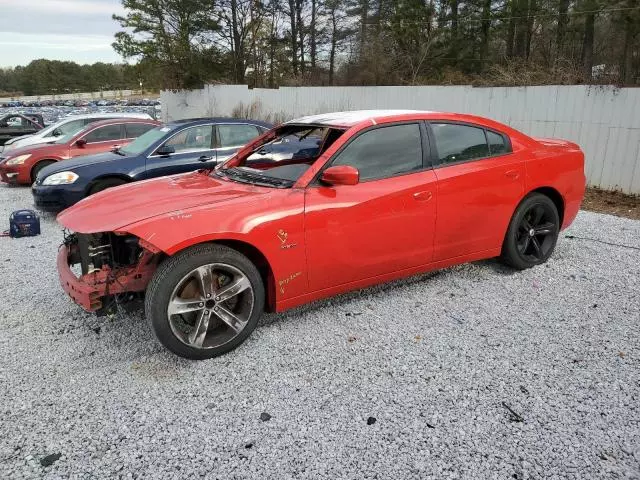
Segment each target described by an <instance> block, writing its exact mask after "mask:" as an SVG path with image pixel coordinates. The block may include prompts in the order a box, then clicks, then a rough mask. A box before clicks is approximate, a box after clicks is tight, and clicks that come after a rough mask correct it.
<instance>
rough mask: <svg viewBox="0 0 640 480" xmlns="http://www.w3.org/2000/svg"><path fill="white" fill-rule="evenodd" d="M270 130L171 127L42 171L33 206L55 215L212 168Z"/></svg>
mask: <svg viewBox="0 0 640 480" xmlns="http://www.w3.org/2000/svg"><path fill="white" fill-rule="evenodd" d="M270 128H271V125H269V124H268V123H265V122H261V121H258V120H243V119H232V118H204V119H190V120H179V121H175V122H171V123H168V124H166V125H163V126H160V127H157V128H154V129H152V130H149V131H148V132H146V133H144V134H143V135H141V136H140V137H138V138H137V139H135V140H134V141H133V142H131V143H130V144H128V145H127V146H125V147H122V148H120V149H118V150H114V151H113V152H108V153H102V154H98V155H88V156H85V157H77V158H73V159H70V160H64V161H62V162H57V163H55V164H53V165H50V166H48V167H45V168H43V169H42V170H41V171H40V172H39V173H38V177H37V179H36V181H35V182H34V184H33V186H32V190H31V191H32V193H33V198H34V203H35V205H36V207H38V208H39V209H41V210H47V211H54V212H56V211H60V210H63V209H65V208H67V207H70V206H71V205H73V204H75V203H76V202H79V201H80V200H82V199H83V198H85V197H86V196H89V195H92V194H94V193H97V192H100V191H102V190H105V189H107V188H111V187H115V186H117V185H123V184H125V183H129V182H132V181H136V180H145V179H148V178H154V177H161V176H164V175H173V174H176V173H183V172H189V171H192V170H197V169H199V168H211V167H213V166H214V165H215V164H217V163H220V162H223V161H225V160H227V159H228V158H230V157H231V156H232V155H233V154H234V153H235V152H236V151H238V149H239V148H240V147H242V146H243V145H245V144H247V143H248V142H249V141H251V140H253V139H254V138H255V137H257V136H259V135H261V134H263V133H264V132H266V131H267V130H269V129H270Z"/></svg>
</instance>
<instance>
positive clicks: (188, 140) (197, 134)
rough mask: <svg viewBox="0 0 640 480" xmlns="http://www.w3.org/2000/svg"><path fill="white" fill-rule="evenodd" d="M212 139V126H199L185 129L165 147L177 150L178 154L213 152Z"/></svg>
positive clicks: (166, 143) (167, 142) (168, 141)
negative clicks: (199, 151)
mask: <svg viewBox="0 0 640 480" xmlns="http://www.w3.org/2000/svg"><path fill="white" fill-rule="evenodd" d="M212 137H213V126H212V125H199V126H197V127H190V128H185V129H184V130H182V131H181V132H179V133H177V134H176V135H174V136H173V137H171V138H170V139H169V140H167V141H166V142H165V145H167V146H170V147H173V148H175V150H176V153H179V152H189V151H196V150H211V143H212Z"/></svg>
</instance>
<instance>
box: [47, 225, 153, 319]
mask: <svg viewBox="0 0 640 480" xmlns="http://www.w3.org/2000/svg"><path fill="white" fill-rule="evenodd" d="M161 257H162V253H161V252H160V251H159V250H158V249H156V248H155V247H154V246H153V245H150V244H149V243H147V242H144V241H143V240H141V239H139V238H137V237H135V236H133V235H128V234H121V233H114V232H103V233H91V234H83V233H72V234H66V235H65V239H64V243H63V245H62V246H61V247H60V250H59V252H58V261H57V262H58V275H59V278H60V284H61V285H62V288H63V290H64V291H65V292H66V293H67V294H68V295H69V296H70V297H71V298H72V299H73V301H74V302H75V303H77V304H78V305H80V306H81V307H82V308H84V309H85V310H86V311H88V312H95V313H97V314H98V315H101V314H110V313H113V312H115V311H116V310H117V308H118V305H122V306H125V308H126V306H134V305H136V304H138V303H139V300H140V298H141V294H142V293H143V292H144V291H145V289H146V288H147V285H148V284H149V282H150V281H151V277H152V276H153V274H154V272H155V271H156V268H157V266H158V263H159V262H160V260H161Z"/></svg>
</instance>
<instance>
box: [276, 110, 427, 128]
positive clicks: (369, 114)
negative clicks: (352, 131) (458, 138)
mask: <svg viewBox="0 0 640 480" xmlns="http://www.w3.org/2000/svg"><path fill="white" fill-rule="evenodd" d="M433 113H437V112H431V111H427V110H393V109H391V110H353V111H350V112H332V113H320V114H317V115H309V116H306V117H300V118H296V119H294V120H290V121H288V122H286V123H285V125H288V124H309V125H326V126H333V127H352V126H354V125H357V124H358V123H361V122H364V121H366V120H382V119H384V118H387V117H395V116H399V115H410V114H414V115H418V114H433Z"/></svg>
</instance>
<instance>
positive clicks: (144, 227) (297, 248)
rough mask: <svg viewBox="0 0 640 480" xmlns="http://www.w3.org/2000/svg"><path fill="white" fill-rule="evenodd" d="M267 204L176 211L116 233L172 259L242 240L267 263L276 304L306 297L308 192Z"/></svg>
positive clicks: (298, 191)
mask: <svg viewBox="0 0 640 480" xmlns="http://www.w3.org/2000/svg"><path fill="white" fill-rule="evenodd" d="M274 203H276V205H273V206H270V205H269V201H268V199H262V200H261V201H260V202H259V203H258V202H257V203H256V204H254V205H249V204H243V205H236V207H235V208H233V209H226V208H215V207H214V206H210V205H204V206H201V207H195V208H191V209H189V210H185V211H181V210H176V211H173V212H170V213H167V214H164V215H159V216H156V217H152V218H149V219H146V220H143V221H140V222H137V223H134V224H130V225H127V226H125V227H122V228H121V229H119V230H118V233H129V234H131V235H135V236H136V237H138V238H140V239H141V240H143V241H144V242H146V243H147V244H150V245H151V246H153V247H154V248H156V249H157V250H159V251H162V252H164V253H165V254H167V255H169V256H171V255H175V254H177V253H178V252H181V251H183V250H184V249H186V248H189V247H191V246H194V245H198V244H201V243H206V242H215V241H219V242H225V241H227V242H228V241H239V242H243V243H245V244H248V245H251V246H252V247H254V248H255V249H257V250H258V251H259V252H260V253H261V254H262V255H263V256H264V258H265V259H266V260H267V262H268V263H269V267H270V269H271V271H272V272H273V277H274V280H275V283H276V301H281V300H283V299H287V298H292V297H295V296H298V295H303V294H304V293H307V275H306V255H305V251H304V223H303V222H304V190H302V189H300V190H298V189H291V190H290V191H289V193H288V194H287V195H286V196H285V198H284V199H283V200H282V201H279V202H274Z"/></svg>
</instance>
